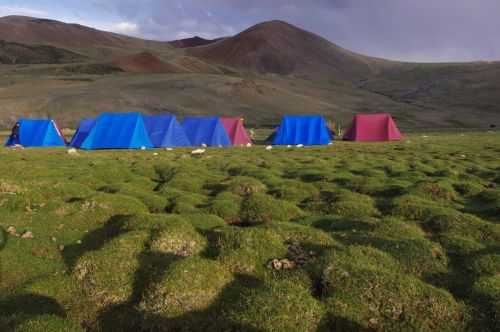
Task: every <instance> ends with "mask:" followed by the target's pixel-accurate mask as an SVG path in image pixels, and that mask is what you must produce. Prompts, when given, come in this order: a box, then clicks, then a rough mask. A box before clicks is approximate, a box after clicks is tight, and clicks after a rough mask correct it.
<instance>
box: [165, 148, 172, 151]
mask: <svg viewBox="0 0 500 332" xmlns="http://www.w3.org/2000/svg"><path fill="white" fill-rule="evenodd" d="M165 151H174V149H172V148H166V149H165Z"/></svg>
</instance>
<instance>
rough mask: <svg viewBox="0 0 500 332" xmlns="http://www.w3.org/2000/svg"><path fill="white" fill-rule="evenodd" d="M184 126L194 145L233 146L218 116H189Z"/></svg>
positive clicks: (183, 123)
mask: <svg viewBox="0 0 500 332" xmlns="http://www.w3.org/2000/svg"><path fill="white" fill-rule="evenodd" d="M182 127H183V128H184V131H185V132H186V135H187V137H188V138H189V141H190V142H191V144H193V145H194V146H199V145H203V144H206V145H208V146H231V140H230V139H229V136H228V135H227V132H226V129H225V128H224V125H223V124H222V122H221V121H220V119H219V118H218V117H187V118H185V119H184V121H183V122H182Z"/></svg>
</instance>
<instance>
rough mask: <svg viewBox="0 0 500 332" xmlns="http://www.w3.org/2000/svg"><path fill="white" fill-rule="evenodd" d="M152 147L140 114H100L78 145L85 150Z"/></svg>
mask: <svg viewBox="0 0 500 332" xmlns="http://www.w3.org/2000/svg"><path fill="white" fill-rule="evenodd" d="M153 147H154V146H153V143H152V142H151V140H150V138H149V135H148V132H147V130H146V126H145V125H144V121H143V118H142V115H141V114H140V113H103V114H101V115H100V116H99V117H98V118H97V119H96V121H95V124H94V126H93V128H92V130H91V131H90V133H89V134H88V136H87V138H85V140H84V141H83V143H82V144H81V145H80V148H81V149H85V150H99V149H141V148H153Z"/></svg>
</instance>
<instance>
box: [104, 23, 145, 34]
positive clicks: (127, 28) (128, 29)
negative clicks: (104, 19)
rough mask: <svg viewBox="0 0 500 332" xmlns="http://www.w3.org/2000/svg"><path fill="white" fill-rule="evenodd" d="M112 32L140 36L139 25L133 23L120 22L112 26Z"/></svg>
mask: <svg viewBox="0 0 500 332" xmlns="http://www.w3.org/2000/svg"><path fill="white" fill-rule="evenodd" d="M110 30H111V31H113V32H116V33H121V34H124V35H138V34H139V25H137V24H136V23H132V22H119V23H115V24H112V25H111V29H110Z"/></svg>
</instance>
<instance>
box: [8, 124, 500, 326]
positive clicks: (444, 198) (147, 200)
mask: <svg viewBox="0 0 500 332" xmlns="http://www.w3.org/2000/svg"><path fill="white" fill-rule="evenodd" d="M189 152H190V151H189V150H175V151H164V150H158V151H136V152H129V151H122V152H113V151H102V152H79V154H78V155H70V154H68V153H67V152H66V150H64V149H61V150H57V149H56V150H50V149H49V150H22V151H16V150H8V149H0V160H1V163H0V226H1V227H3V229H4V231H1V232H0V248H1V249H0V250H1V252H0V258H1V262H0V263H1V265H0V330H1V331H84V330H85V331H254V332H257V331H301V332H302V331H370V330H379V331H498V327H499V326H500V133H481V134H479V133H464V134H427V135H423V134H412V135H410V136H408V137H407V138H406V140H405V141H403V142H398V143H389V144H355V143H347V142H336V143H335V144H334V145H333V146H330V147H324V148H303V149H299V148H292V149H286V148H274V149H273V150H272V151H266V150H265V149H264V147H263V146H255V147H253V148H241V149H240V148H234V149H209V150H208V152H207V153H206V154H205V155H202V156H197V157H195V156H192V155H191V154H190V153H189ZM9 227H10V229H9ZM14 228H15V230H14ZM8 229H9V231H10V233H12V234H7V230H8ZM29 232H31V233H29Z"/></svg>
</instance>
